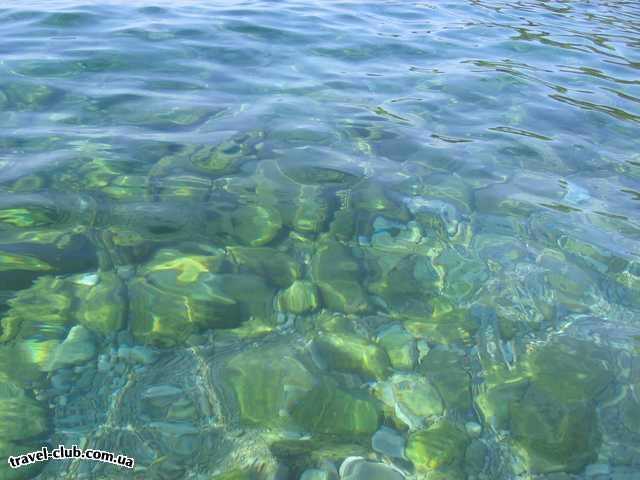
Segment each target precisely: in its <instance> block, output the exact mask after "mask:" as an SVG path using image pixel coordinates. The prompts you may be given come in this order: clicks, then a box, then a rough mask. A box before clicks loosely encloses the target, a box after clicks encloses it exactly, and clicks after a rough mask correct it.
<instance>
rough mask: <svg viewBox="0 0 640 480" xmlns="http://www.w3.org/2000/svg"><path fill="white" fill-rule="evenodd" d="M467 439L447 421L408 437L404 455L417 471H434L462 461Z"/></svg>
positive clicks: (461, 431) (462, 432)
mask: <svg viewBox="0 0 640 480" xmlns="http://www.w3.org/2000/svg"><path fill="white" fill-rule="evenodd" d="M468 442H469V439H468V438H467V436H466V434H465V433H464V431H463V430H462V429H460V428H458V427H457V426H455V425H454V424H453V423H451V422H450V421H448V420H441V421H440V422H438V423H435V424H433V425H431V426H430V427H429V428H427V429H425V430H420V431H418V432H415V433H412V434H411V435H409V439H408V440H407V447H406V449H405V454H406V456H407V458H408V459H409V460H411V462H412V463H413V465H414V466H415V468H416V470H418V471H430V470H436V469H439V468H442V467H446V466H448V465H450V464H454V463H460V462H461V461H462V460H463V459H464V455H465V450H466V447H467V443H468Z"/></svg>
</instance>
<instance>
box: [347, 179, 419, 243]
mask: <svg viewBox="0 0 640 480" xmlns="http://www.w3.org/2000/svg"><path fill="white" fill-rule="evenodd" d="M387 192H388V189H387V188H386V186H385V185H383V184H381V183H375V182H373V181H371V180H368V181H362V182H360V183H359V184H358V185H357V186H356V187H354V189H353V191H352V195H351V201H352V206H353V208H354V209H355V210H356V211H359V212H368V213H369V215H370V216H371V217H373V216H379V215H383V216H385V217H387V218H389V219H393V220H398V221H400V222H406V221H408V220H409V219H410V218H411V213H410V212H409V210H408V209H407V207H406V206H405V205H404V204H403V203H401V202H395V201H393V200H391V199H390V198H389V196H388V195H387ZM362 233H363V234H369V233H370V232H367V231H364V232H362Z"/></svg>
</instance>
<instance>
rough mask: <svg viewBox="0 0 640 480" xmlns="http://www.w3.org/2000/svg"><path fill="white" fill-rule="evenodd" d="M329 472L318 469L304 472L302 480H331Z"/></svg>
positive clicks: (301, 476)
mask: <svg viewBox="0 0 640 480" xmlns="http://www.w3.org/2000/svg"><path fill="white" fill-rule="evenodd" d="M330 479H331V477H330V476H329V472H325V471H324V470H319V469H317V468H310V469H308V470H305V471H304V472H302V475H300V480H330Z"/></svg>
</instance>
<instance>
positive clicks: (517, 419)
mask: <svg viewBox="0 0 640 480" xmlns="http://www.w3.org/2000/svg"><path fill="white" fill-rule="evenodd" d="M510 414H511V431H512V435H513V439H514V442H515V446H516V452H517V453H518V455H519V456H520V457H521V458H522V459H523V461H524V462H525V464H526V466H527V468H528V470H529V471H531V472H533V473H550V472H556V471H566V472H575V473H577V472H579V471H581V470H582V469H583V468H584V467H585V466H586V465H588V464H590V463H593V462H594V461H595V460H596V459H597V449H598V448H599V446H600V442H601V436H600V432H599V431H598V426H597V422H596V418H597V417H596V411H595V408H594V406H593V405H590V404H589V403H587V402H575V401H574V402H559V401H558V400H557V399H555V398H553V397H549V396H548V395H547V394H546V393H544V392H541V391H539V390H538V389H537V388H536V387H535V386H532V387H531V388H529V390H527V392H526V394H525V395H524V397H523V398H522V399H521V400H519V401H516V402H513V403H511V408H510Z"/></svg>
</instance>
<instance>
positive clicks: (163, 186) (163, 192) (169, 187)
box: [154, 175, 212, 202]
mask: <svg viewBox="0 0 640 480" xmlns="http://www.w3.org/2000/svg"><path fill="white" fill-rule="evenodd" d="M211 186H212V182H211V179H210V178H207V177H201V176H197V175H171V176H168V177H163V178H159V179H157V180H156V181H155V184H154V197H155V198H157V199H158V200H160V201H162V202H203V201H206V200H207V199H208V197H209V195H210V193H211Z"/></svg>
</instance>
